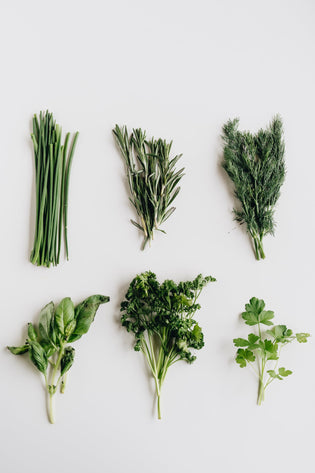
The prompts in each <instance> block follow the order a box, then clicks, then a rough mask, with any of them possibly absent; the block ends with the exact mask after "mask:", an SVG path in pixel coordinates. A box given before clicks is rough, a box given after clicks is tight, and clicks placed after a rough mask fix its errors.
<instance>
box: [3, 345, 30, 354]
mask: <svg viewBox="0 0 315 473" xmlns="http://www.w3.org/2000/svg"><path fill="white" fill-rule="evenodd" d="M7 349H8V350H10V352H11V353H13V355H23V354H24V353H26V352H28V350H29V345H28V344H26V345H22V346H21V347H7Z"/></svg>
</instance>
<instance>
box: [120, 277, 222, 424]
mask: <svg viewBox="0 0 315 473" xmlns="http://www.w3.org/2000/svg"><path fill="white" fill-rule="evenodd" d="M211 281H215V279H214V278H213V277H211V276H206V277H203V276H202V275H201V274H199V275H198V276H197V277H196V278H195V279H194V280H193V281H186V282H180V283H179V284H176V283H175V282H174V281H171V280H166V281H164V282H163V283H162V284H160V283H159V282H158V281H157V278H156V275H155V274H154V273H152V272H150V271H147V272H145V273H142V274H140V275H138V276H136V277H135V278H134V279H133V281H132V282H131V284H130V286H129V289H128V291H127V294H126V296H125V300H124V301H123V302H122V303H121V312H122V316H121V323H122V325H123V327H126V329H127V331H128V332H132V333H133V334H134V336H135V339H136V341H135V345H134V349H135V350H136V351H142V353H143V354H144V356H145V359H146V361H147V363H148V366H149V368H150V370H151V373H152V376H153V378H154V381H155V387H156V395H157V408H158V418H159V419H161V409H160V396H161V388H162V384H163V382H164V379H165V376H166V373H167V370H168V368H169V367H170V366H171V365H173V364H174V363H176V362H177V361H179V360H184V361H186V362H187V363H192V362H193V361H194V360H195V359H196V356H195V355H194V354H193V351H192V350H193V349H195V350H200V349H201V348H202V347H203V346H204V338H203V333H202V330H201V328H200V326H199V325H198V323H197V322H196V320H195V319H194V315H195V313H196V311H197V310H199V309H200V305H199V304H198V303H197V299H198V297H199V295H200V293H201V291H202V289H203V288H204V287H205V286H206V285H207V284H208V283H209V282H211Z"/></svg>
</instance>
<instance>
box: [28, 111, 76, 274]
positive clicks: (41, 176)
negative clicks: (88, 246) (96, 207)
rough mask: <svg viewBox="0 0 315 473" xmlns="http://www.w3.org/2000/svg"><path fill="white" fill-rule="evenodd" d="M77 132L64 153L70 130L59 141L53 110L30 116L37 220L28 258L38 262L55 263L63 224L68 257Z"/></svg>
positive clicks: (43, 263) (45, 264)
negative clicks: (70, 189) (71, 186)
mask: <svg viewBox="0 0 315 473" xmlns="http://www.w3.org/2000/svg"><path fill="white" fill-rule="evenodd" d="M78 135H79V133H78V132H76V133H75V135H74V137H73V140H72V144H71V147H70V151H69V154H68V157H67V148H68V142H69V138H70V133H67V135H66V138H65V141H64V144H61V127H60V126H59V125H57V124H56V122H55V120H54V118H53V114H52V113H49V112H48V111H46V112H40V114H39V119H38V117H37V116H36V115H34V117H33V133H32V134H31V138H32V141H33V145H34V157H35V173H36V220H35V236H34V246H33V250H32V252H31V257H30V260H31V262H32V263H33V264H36V265H38V266H47V267H49V266H50V265H51V264H53V265H54V266H56V265H57V264H58V263H59V259H60V250H61V239H62V226H64V235H65V245H66V256H67V259H69V258H68V241H67V214H68V189H69V178H70V166H71V162H72V158H73V154H74V149H75V145H76V142H77V138H78Z"/></svg>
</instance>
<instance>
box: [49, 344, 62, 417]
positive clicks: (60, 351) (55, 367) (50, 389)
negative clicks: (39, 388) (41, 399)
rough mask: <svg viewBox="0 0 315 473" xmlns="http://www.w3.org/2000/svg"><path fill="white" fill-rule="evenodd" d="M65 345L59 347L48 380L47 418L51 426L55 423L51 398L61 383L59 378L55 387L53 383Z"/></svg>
mask: <svg viewBox="0 0 315 473" xmlns="http://www.w3.org/2000/svg"><path fill="white" fill-rule="evenodd" d="M65 345H66V344H61V346H60V350H59V353H58V358H57V361H56V363H55V365H54V367H53V371H52V374H51V378H50V381H49V384H48V393H49V404H48V417H49V422H50V423H51V424H54V423H55V414H54V402H53V398H54V395H55V393H56V391H57V387H58V384H59V383H60V381H61V376H59V378H58V381H57V383H56V385H55V384H54V383H55V378H56V374H57V371H58V369H59V368H60V362H61V358H62V357H63V354H64V349H65Z"/></svg>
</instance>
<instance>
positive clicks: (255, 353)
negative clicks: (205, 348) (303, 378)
mask: <svg viewBox="0 0 315 473" xmlns="http://www.w3.org/2000/svg"><path fill="white" fill-rule="evenodd" d="M245 309H246V310H245V312H243V313H242V318H243V320H244V321H245V323H246V324H247V325H249V326H256V327H257V333H250V334H249V335H248V337H247V339H246V338H234V340H233V343H234V345H235V346H236V347H237V348H238V350H237V352H236V358H235V361H236V362H237V363H238V364H239V366H240V367H241V368H245V366H249V367H250V368H252V370H253V371H254V372H255V373H256V375H257V377H258V381H259V386H258V398H257V404H258V405H261V403H262V401H263V400H264V398H265V390H266V388H267V387H268V386H269V385H270V384H271V383H273V381H274V380H275V379H278V380H280V381H282V380H283V379H284V378H286V377H287V376H289V375H291V374H292V371H291V370H287V369H286V368H284V367H283V366H282V367H280V368H278V364H279V357H280V353H281V350H282V348H283V347H284V346H286V345H288V344H289V343H291V342H293V341H294V340H296V341H297V342H299V343H306V342H307V338H308V337H309V336H310V334H309V333H296V334H294V333H293V332H292V330H291V329H288V328H287V327H286V325H273V323H272V322H271V320H272V319H273V318H274V312H273V311H271V310H264V309H265V302H264V301H263V300H262V299H257V298H256V297H252V298H251V299H250V301H249V303H248V304H246V305H245ZM261 325H267V326H272V328H271V329H269V330H266V331H263V329H262V326H261Z"/></svg>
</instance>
